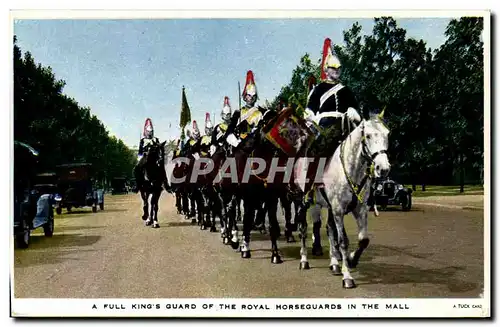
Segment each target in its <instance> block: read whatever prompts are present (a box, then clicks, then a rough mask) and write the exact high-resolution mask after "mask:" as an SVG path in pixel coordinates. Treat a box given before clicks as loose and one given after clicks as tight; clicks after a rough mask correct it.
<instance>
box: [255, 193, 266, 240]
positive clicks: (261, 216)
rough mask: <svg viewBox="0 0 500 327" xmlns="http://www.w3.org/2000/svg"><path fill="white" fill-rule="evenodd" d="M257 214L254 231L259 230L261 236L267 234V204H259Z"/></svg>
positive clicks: (263, 202)
mask: <svg viewBox="0 0 500 327" xmlns="http://www.w3.org/2000/svg"><path fill="white" fill-rule="evenodd" d="M256 204H257V208H256V209H257V214H256V215H255V222H254V224H253V225H252V229H254V230H258V231H259V232H260V233H261V234H265V233H266V213H267V208H266V202H265V201H262V202H260V201H259V202H257V203H256Z"/></svg>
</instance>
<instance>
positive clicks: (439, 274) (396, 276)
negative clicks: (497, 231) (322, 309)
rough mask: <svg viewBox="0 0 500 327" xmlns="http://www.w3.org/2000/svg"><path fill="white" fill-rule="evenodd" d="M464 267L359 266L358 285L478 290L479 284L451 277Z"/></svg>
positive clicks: (378, 264)
mask: <svg viewBox="0 0 500 327" xmlns="http://www.w3.org/2000/svg"><path fill="white" fill-rule="evenodd" d="M464 269H465V268H464V267H453V266H449V267H443V268H434V269H425V268H420V267H415V266H409V265H397V264H387V263H373V264H368V265H360V268H359V277H358V278H357V280H358V285H363V284H382V285H394V284H415V285H417V284H433V285H444V286H446V287H447V288H448V290H449V291H450V292H454V293H455V292H456V293H462V292H467V291H472V290H475V289H479V287H480V285H479V283H475V282H471V281H467V282H466V281H463V280H460V279H458V278H454V277H453V276H454V275H455V274H456V273H458V272H460V271H462V270H464Z"/></svg>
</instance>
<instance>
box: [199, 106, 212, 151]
mask: <svg viewBox="0 0 500 327" xmlns="http://www.w3.org/2000/svg"><path fill="white" fill-rule="evenodd" d="M213 131H214V127H213V125H212V121H211V120H210V113H208V112H207V113H206V114H205V135H203V136H202V137H201V139H200V145H199V148H200V155H202V156H207V155H208V153H209V152H210V146H211V144H212V134H213Z"/></svg>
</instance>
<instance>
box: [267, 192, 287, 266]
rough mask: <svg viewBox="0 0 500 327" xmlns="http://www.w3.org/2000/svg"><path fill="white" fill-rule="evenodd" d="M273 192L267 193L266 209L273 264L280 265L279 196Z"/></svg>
mask: <svg viewBox="0 0 500 327" xmlns="http://www.w3.org/2000/svg"><path fill="white" fill-rule="evenodd" d="M272 192H273V190H269V192H267V199H266V208H267V215H268V217H269V234H271V263H274V264H279V263H282V262H283V260H282V259H281V256H280V253H279V250H278V242H277V241H278V238H279V235H280V225H279V223H278V215H277V212H278V196H277V195H275V194H272Z"/></svg>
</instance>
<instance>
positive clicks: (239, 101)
mask: <svg viewBox="0 0 500 327" xmlns="http://www.w3.org/2000/svg"><path fill="white" fill-rule="evenodd" d="M238 105H239V107H240V118H239V119H238V124H239V123H241V89H240V81H238Z"/></svg>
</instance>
